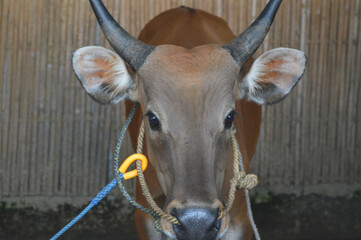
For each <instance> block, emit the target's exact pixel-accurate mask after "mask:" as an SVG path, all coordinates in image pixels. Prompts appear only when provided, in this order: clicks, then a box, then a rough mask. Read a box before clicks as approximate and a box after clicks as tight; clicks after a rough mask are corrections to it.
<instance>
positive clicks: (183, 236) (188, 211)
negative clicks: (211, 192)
mask: <svg viewBox="0 0 361 240" xmlns="http://www.w3.org/2000/svg"><path fill="white" fill-rule="evenodd" d="M171 214H172V215H173V216H175V217H176V218H177V219H178V221H179V223H180V224H174V225H173V229H174V232H175V234H176V235H177V239H179V240H212V239H216V237H217V234H218V231H219V229H220V226H221V220H220V219H217V218H218V209H210V208H185V209H176V208H173V209H172V211H171Z"/></svg>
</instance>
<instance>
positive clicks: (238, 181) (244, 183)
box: [218, 131, 258, 219]
mask: <svg viewBox="0 0 361 240" xmlns="http://www.w3.org/2000/svg"><path fill="white" fill-rule="evenodd" d="M231 140H232V148H233V178H232V179H231V184H230V189H229V194H228V200H227V203H226V207H225V208H224V209H222V210H221V211H220V212H219V215H218V219H221V218H222V217H224V216H225V215H226V214H227V213H228V212H229V211H230V210H231V208H232V205H233V202H234V199H235V196H236V190H237V189H242V188H244V189H252V188H254V187H255V186H256V185H257V184H258V178H257V176H256V175H254V174H246V173H245V171H244V167H242V169H240V162H241V163H242V166H243V161H242V155H241V154H239V147H238V142H237V139H236V137H235V136H234V132H233V131H232V132H231ZM238 160H239V161H238ZM246 200H247V199H246Z"/></svg>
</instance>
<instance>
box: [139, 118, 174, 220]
mask: <svg viewBox="0 0 361 240" xmlns="http://www.w3.org/2000/svg"><path fill="white" fill-rule="evenodd" d="M144 130H145V129H144V121H142V124H141V126H140V129H139V135H138V144H137V153H142V149H143V140H144ZM136 166H137V172H138V180H139V183H140V186H141V188H142V192H143V195H144V197H145V199H146V200H147V202H148V204H149V205H150V206H151V208H152V209H153V211H154V212H156V213H157V214H158V215H159V216H160V217H162V218H164V219H166V220H167V221H169V222H171V223H173V224H177V225H180V223H179V221H178V219H177V218H175V217H174V216H172V215H170V214H168V213H166V212H164V211H163V210H162V209H161V208H160V207H159V206H158V204H157V203H156V202H155V201H154V199H153V197H152V195H151V194H150V192H149V188H148V184H147V182H146V181H145V177H144V174H143V171H142V162H141V161H139V160H138V161H137V162H136ZM156 221H160V219H159V218H158V219H156ZM158 224H159V222H157V223H156V225H158Z"/></svg>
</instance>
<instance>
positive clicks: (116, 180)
mask: <svg viewBox="0 0 361 240" xmlns="http://www.w3.org/2000/svg"><path fill="white" fill-rule="evenodd" d="M138 106H139V103H136V104H135V105H134V107H133V109H132V111H131V112H130V113H129V116H128V118H127V120H126V121H125V123H124V126H123V128H122V131H121V133H120V136H119V140H118V143H117V145H116V147H115V151H114V171H115V173H116V174H115V178H114V179H113V180H112V181H111V182H110V183H109V184H108V185H107V186H105V187H104V188H103V189H102V190H101V191H100V192H99V193H98V194H97V195H96V197H95V198H93V200H92V201H91V202H90V203H89V205H88V206H87V207H86V208H85V209H84V210H83V211H82V212H81V213H79V214H78V216H76V217H75V218H74V219H73V220H72V221H70V222H69V223H68V224H67V225H66V226H65V227H63V228H62V229H61V230H60V231H59V232H57V233H56V234H55V235H54V236H53V237H52V238H50V240H55V239H58V238H59V237H60V236H61V235H62V234H63V233H65V232H66V231H67V230H68V229H69V228H71V227H72V226H73V225H74V224H75V223H77V222H78V221H79V220H80V219H81V218H82V217H83V216H84V215H85V214H87V213H88V212H89V210H90V209H92V208H93V207H94V206H96V205H98V203H99V202H100V201H101V200H102V199H103V198H104V197H105V196H106V195H107V194H108V193H109V192H111V191H112V190H113V189H114V187H115V186H116V185H117V183H118V186H119V189H120V192H121V193H122V194H123V196H124V197H125V198H126V199H127V200H128V201H129V202H130V203H131V204H132V205H133V206H134V207H136V208H138V209H140V210H142V211H144V212H146V213H149V214H151V215H152V216H153V218H154V219H155V228H156V230H157V231H161V227H160V216H159V215H158V214H157V213H156V212H155V211H153V210H150V209H148V208H146V207H143V206H142V205H140V204H139V203H137V202H136V201H135V200H134V199H133V198H132V197H131V196H130V195H129V193H128V192H127V190H126V189H125V187H124V185H123V181H124V178H123V173H121V172H119V152H120V147H121V145H122V142H123V140H124V137H125V133H126V132H127V129H128V127H129V124H130V122H131V121H132V118H133V116H134V114H135V112H136V110H137V108H138Z"/></svg>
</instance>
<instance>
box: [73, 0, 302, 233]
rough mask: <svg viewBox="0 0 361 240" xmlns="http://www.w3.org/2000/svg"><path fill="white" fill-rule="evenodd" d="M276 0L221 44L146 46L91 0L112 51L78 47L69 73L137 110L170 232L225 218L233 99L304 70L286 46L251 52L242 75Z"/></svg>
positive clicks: (286, 82) (272, 94)
mask: <svg viewBox="0 0 361 240" xmlns="http://www.w3.org/2000/svg"><path fill="white" fill-rule="evenodd" d="M280 3H281V1H279V0H275V1H270V3H269V4H268V5H267V6H266V8H265V9H264V10H263V12H262V13H261V14H260V16H259V17H258V18H257V20H256V21H255V22H254V23H253V24H252V25H251V26H250V27H249V28H248V29H247V30H246V31H245V32H244V33H242V34H241V35H239V36H238V37H236V38H235V39H234V40H233V41H231V42H230V43H228V44H225V45H223V46H219V45H204V46H200V47H196V48H193V49H185V48H182V47H178V46H172V45H161V46H157V47H154V46H150V45H147V44H145V43H143V42H140V41H139V40H137V39H135V38H133V37H131V36H130V35H129V34H128V33H127V32H125V31H124V30H123V29H122V28H121V27H120V26H119V25H118V24H117V23H116V22H115V20H114V19H113V18H112V17H111V16H110V14H109V13H108V11H107V10H106V9H105V7H104V5H103V4H102V3H101V1H98V0H94V1H93V0H91V4H92V6H93V10H94V12H95V14H96V16H97V18H98V21H99V24H100V26H101V28H102V29H103V31H104V33H105V36H106V37H107V38H108V40H109V42H110V44H111V45H112V47H113V48H114V50H115V52H113V51H111V50H107V49H105V48H102V47H85V48H81V49H79V50H77V51H76V52H75V53H74V56H73V66H74V70H75V73H76V75H77V76H78V78H79V80H80V82H81V83H82V85H83V87H84V89H85V90H86V91H87V93H88V94H89V95H90V96H92V97H93V98H94V99H95V100H96V101H98V102H100V103H102V104H114V103H117V102H119V101H121V100H122V99H125V98H129V99H131V100H134V101H138V102H140V104H141V106H142V109H143V111H144V113H146V114H145V115H146V119H145V121H146V125H145V126H146V141H147V148H148V149H147V152H148V154H149V157H150V161H151V163H152V165H153V166H154V168H155V170H156V173H157V176H158V178H159V181H160V184H161V187H162V190H163V191H164V193H165V196H166V204H165V206H164V210H165V211H166V212H168V213H170V214H172V215H174V216H175V217H176V218H177V219H178V220H179V222H180V223H181V225H176V226H174V227H173V226H172V225H170V224H169V223H167V222H165V221H163V222H162V227H163V229H164V230H165V231H166V232H168V234H169V235H171V236H174V234H176V235H177V237H178V239H216V238H217V236H218V237H219V236H220V235H221V234H222V233H221V232H223V231H224V229H226V227H227V221H228V220H227V218H224V219H222V220H217V216H218V211H219V210H220V209H222V208H223V204H222V201H223V199H222V198H221V187H222V184H223V178H224V172H225V164H226V159H227V158H228V156H230V155H231V154H232V148H231V144H230V133H231V131H233V130H232V121H233V118H234V115H235V101H236V100H238V99H240V98H248V99H249V100H252V101H255V102H257V103H259V104H272V103H276V102H278V101H280V100H281V99H283V98H284V97H285V96H286V95H287V94H288V93H289V92H290V91H291V89H292V88H293V87H294V86H295V85H296V83H297V82H298V80H299V78H300V77H301V75H302V74H303V72H304V69H305V62H306V58H305V55H304V53H302V52H300V51H297V50H294V49H287V48H278V49H274V50H271V51H268V52H266V53H264V54H263V55H261V56H260V57H259V58H257V59H256V60H255V61H254V63H253V65H252V67H251V68H250V70H249V71H248V73H247V74H246V75H242V74H241V71H240V70H241V68H242V66H243V64H244V63H245V62H246V61H247V60H249V58H250V57H251V56H252V55H253V54H254V52H255V51H256V50H257V48H258V47H259V45H260V44H261V43H262V41H263V39H264V37H265V36H266V34H267V32H268V30H269V28H270V26H271V23H272V21H273V19H274V16H275V14H276V12H277V10H278V7H279V5H280Z"/></svg>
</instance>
